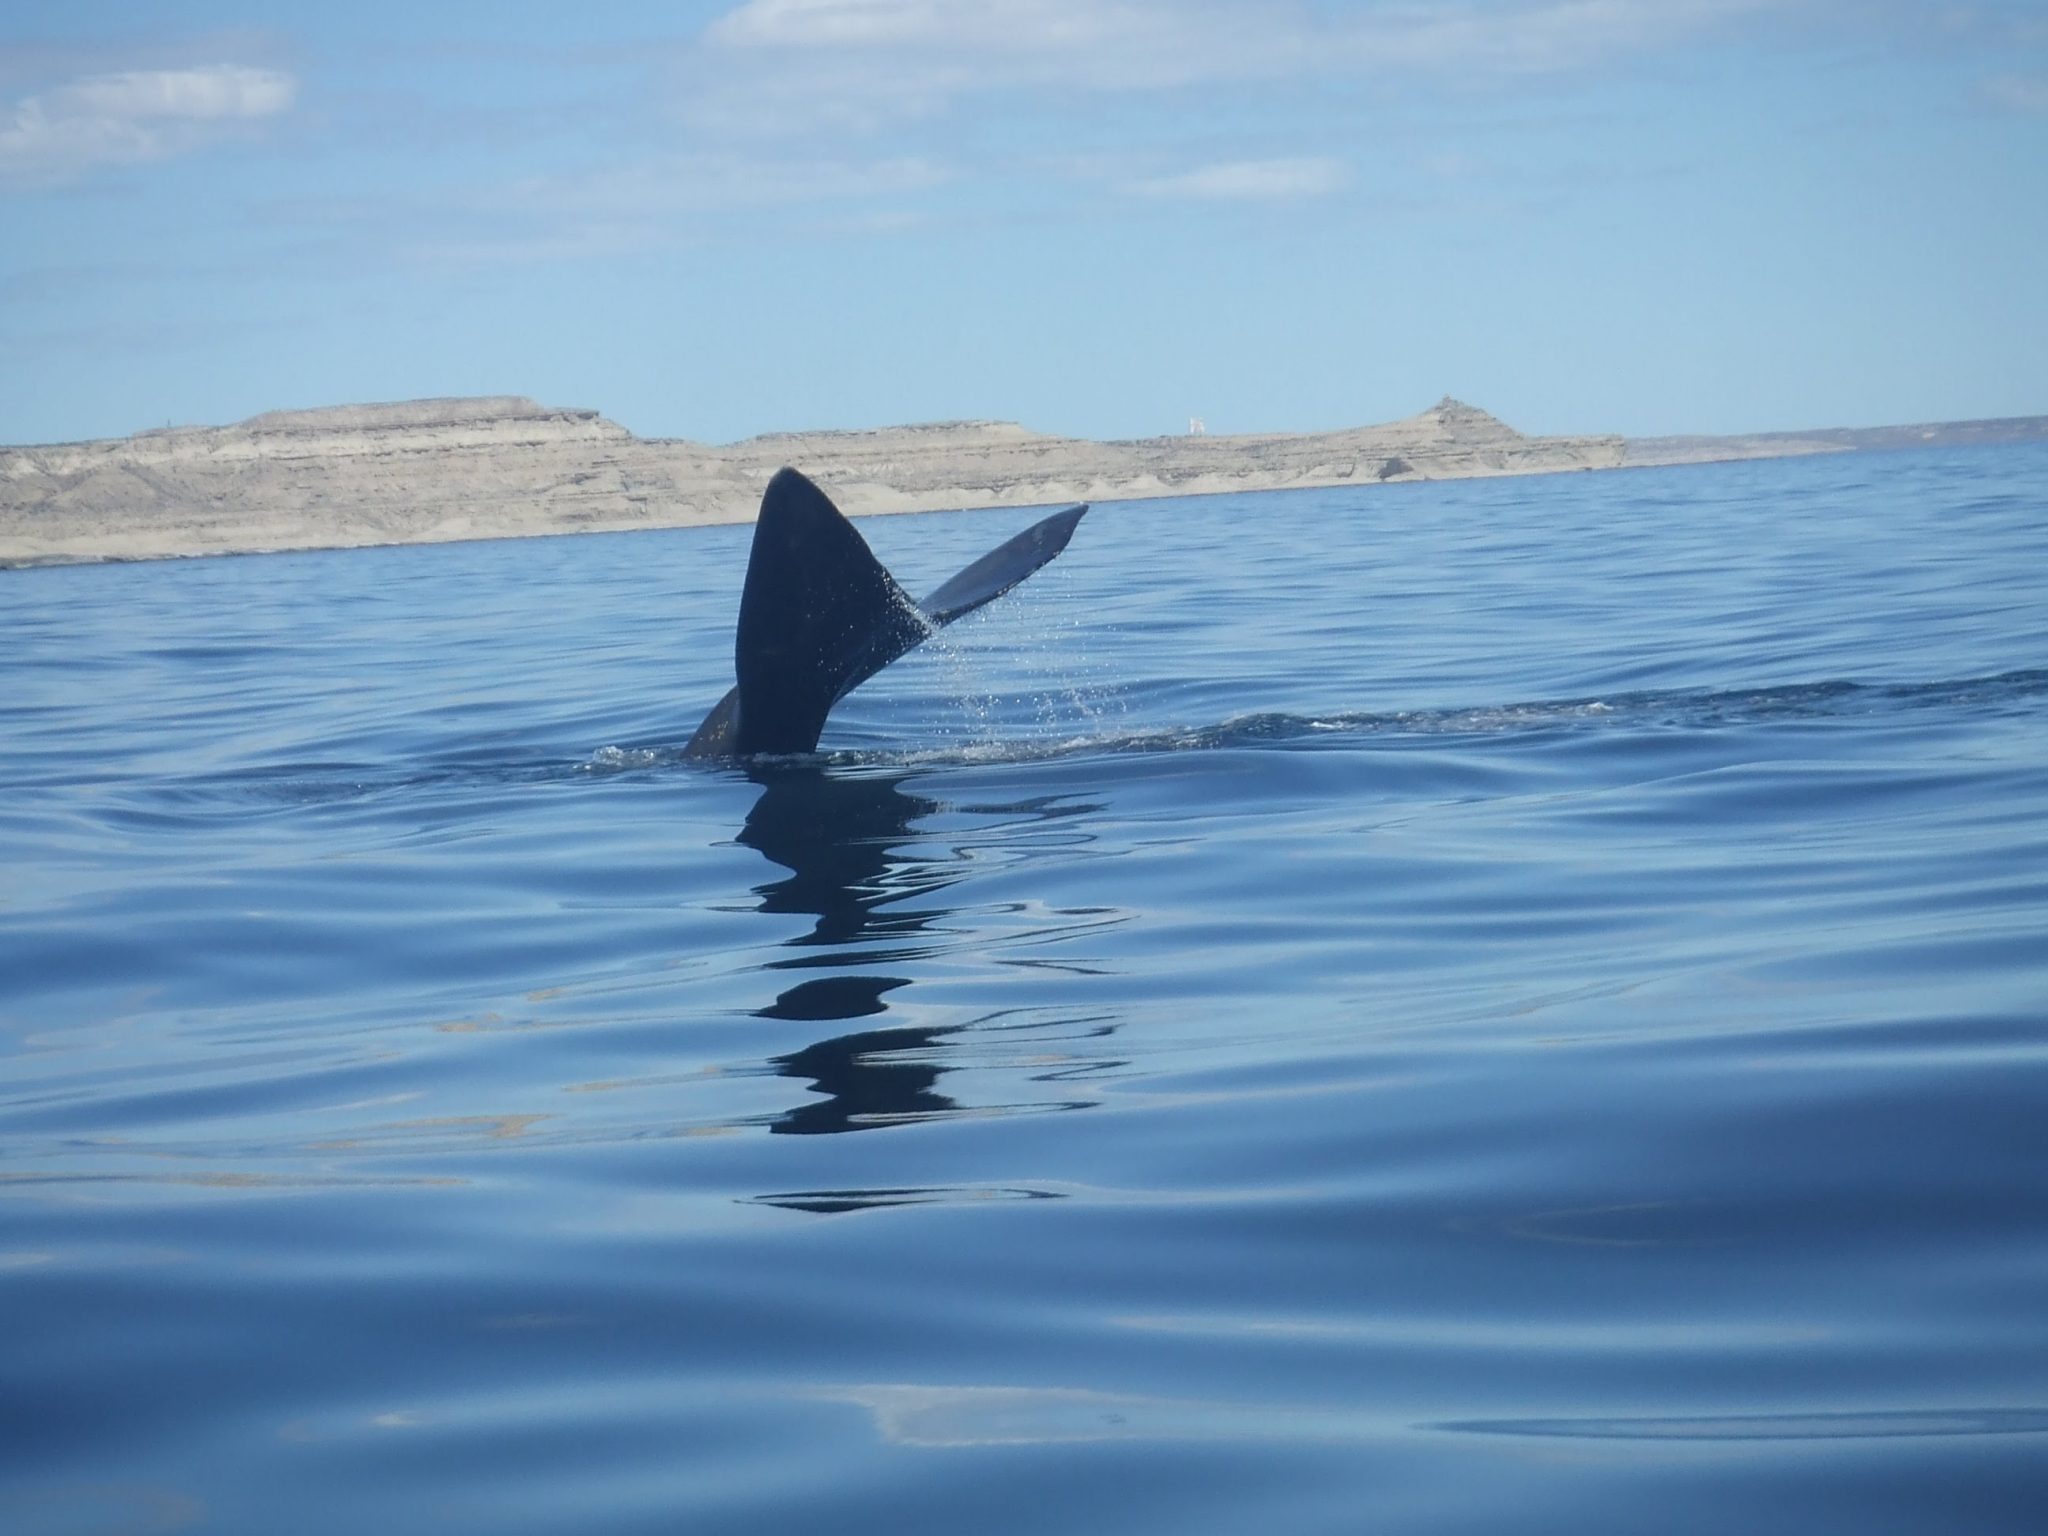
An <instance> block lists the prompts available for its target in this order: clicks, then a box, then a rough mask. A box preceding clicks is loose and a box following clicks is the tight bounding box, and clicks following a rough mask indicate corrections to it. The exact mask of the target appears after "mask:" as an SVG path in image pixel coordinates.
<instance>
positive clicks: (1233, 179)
mask: <svg viewBox="0 0 2048 1536" xmlns="http://www.w3.org/2000/svg"><path fill="white" fill-rule="evenodd" d="M1349 179H1350V178H1349V173H1348V172H1347V171H1346V169H1345V167H1344V163H1343V162H1342V161H1341V160H1333V159H1330V158H1328V157H1326V156H1313V157H1307V158H1301V159H1292V160H1230V161H1225V162H1223V163H1221V164H1218V165H1204V166H1199V167H1197V168H1196V169H1194V170H1191V171H1181V172H1179V173H1178V174H1175V175H1172V176H1154V177H1151V178H1149V179H1147V180H1145V181H1140V182H1136V183H1134V184H1133V185H1132V190H1133V191H1135V192H1138V193H1140V194H1142V195H1144V196H1146V197H1168V198H1193V199H1198V200H1202V201H1208V202H1285V201H1292V200H1294V199H1298V198H1305V197H1322V196H1325V195H1327V194H1328V193H1331V192H1335V191H1336V190H1337V189H1338V188H1340V187H1342V186H1343V185H1344V183H1345V182H1346V181H1347V180H1349Z"/></svg>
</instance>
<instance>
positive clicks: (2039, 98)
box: [1984, 75, 2048, 117]
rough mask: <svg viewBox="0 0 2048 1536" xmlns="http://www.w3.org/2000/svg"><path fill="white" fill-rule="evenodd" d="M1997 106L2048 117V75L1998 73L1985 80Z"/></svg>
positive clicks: (2028, 115) (1989, 94)
mask: <svg viewBox="0 0 2048 1536" xmlns="http://www.w3.org/2000/svg"><path fill="white" fill-rule="evenodd" d="M1984 95H1985V98H1986V99H1987V100H1989V101H1990V102H1991V104H1992V105H1993V106H1995V107H2000V108H2003V109H2004V110H2005V111H2007V112H2018V113H2021V114H2023V115H2025V116H2027V117H2048V75H1996V76H1993V77H1992V78H1991V79H1989V80H1987V81H1985V82H1984Z"/></svg>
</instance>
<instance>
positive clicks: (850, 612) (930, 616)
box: [684, 469, 1088, 757]
mask: <svg viewBox="0 0 2048 1536" xmlns="http://www.w3.org/2000/svg"><path fill="white" fill-rule="evenodd" d="M1087 510H1088V509H1087V508H1086V507H1085V506H1082V507H1069V508H1067V509H1066V510H1065V511H1063V512H1055V513H1054V514H1053V515H1052V516H1050V517H1048V518H1045V519H1043V520H1041V521H1040V522H1038V523H1035V524H1033V525H1032V526H1031V527H1030V528H1027V529H1025V530H1024V532H1022V533H1020V534H1018V535H1017V536H1016V537H1015V538H1013V539H1010V540H1008V541H1007V542H1006V543H1004V544H1001V545H999V546H998V547H997V548H995V549H992V550H990V551H989V552H988V553H987V554H985V555H983V556H982V557H981V558H980V559H979V560H976V561H975V562H974V563H973V564H972V565H970V566H968V567H967V568H966V569H965V570H963V571H961V572H960V573H959V574H958V575H957V576H955V577H953V578H952V580H950V581H948V582H946V583H945V585H943V586H941V587H940V588H939V589H938V590H937V591H936V592H934V593H932V595H931V596H930V597H928V598H926V599H925V601H924V602H923V603H921V604H920V603H914V602H912V601H911V600H910V596H909V594H908V593H906V592H905V591H904V590H903V588H902V587H901V586H899V585H898V584H897V582H896V578H895V577H893V576H891V575H890V574H889V572H888V570H887V569H886V568H884V566H883V565H882V562H881V561H879V560H877V559H876V558H875V555H874V551H873V550H871V549H869V548H868V544H867V540H865V539H863V538H862V537H861V536H860V532H859V530H858V529H856V528H855V527H854V526H853V524H852V523H850V522H848V521H847V520H846V518H845V516H844V515H843V514H842V513H841V512H840V511H839V509H838V508H837V507H835V506H833V505H832V501H831V498H829V497H828V496H826V494H825V493H824V492H823V491H821V490H819V489H818V488H817V487H816V486H815V485H813V484H812V483H811V482H810V481H809V480H807V479H805V478H804V476H803V475H801V474H799V473H798V472H797V471H796V470H794V469H783V470H779V471H777V473H776V475H775V478H774V479H772V480H770V481H769V482H768V490H767V492H766V494H765V495H763V496H762V498H761V516H760V520H759V521H758V522H757V523H756V524H755V525H754V547H753V552H752V553H751V555H749V557H748V560H747V579H746V585H745V587H744V589H743V590H742V592H741V594H740V618H739V626H738V630H737V633H736V635H735V637H734V642H733V670H734V672H735V673H736V674H737V676H738V678H739V681H738V683H737V684H736V685H735V686H734V687H733V689H732V691H731V692H730V693H728V694H727V695H726V696H725V697H724V698H723V699H721V700H719V702H718V705H717V707H716V708H714V709H713V710H712V711H711V713H710V714H709V715H707V716H706V717H705V719H704V723H703V724H702V725H700V726H699V727H698V728H697V733H696V734H695V735H694V736H692V737H691V738H690V743H689V746H688V747H687V748H685V749H684V750H685V752H686V753H687V754H688V755H689V756H693V757H714V756H715V757H746V756H752V755H754V754H756V753H765V752H775V753H784V752H809V751H813V750H814V749H815V748H816V747H817V745H818V735H819V733H820V732H821V731H823V730H824V728H825V717H826V716H827V715H828V714H830V713H831V710H832V706H833V705H834V704H837V703H838V702H839V701H840V700H841V699H843V698H844V697H846V695H847V694H849V693H851V692H852V691H853V690H854V689H855V688H857V687H859V686H860V685H861V684H862V683H864V682H866V681H867V680H868V679H869V678H871V677H873V676H874V675H875V674H876V673H877V672H879V671H881V670H882V668H884V667H886V666H887V665H888V664H889V663H890V662H892V661H894V660H895V659H896V658H897V657H899V656H901V655H903V654H904V652H906V651H909V650H911V649H913V648H914V647H915V646H917V645H918V644H919V643H920V642H922V641H923V640H924V639H925V637H926V636H928V635H930V634H932V633H933V632H934V631H935V630H937V629H939V628H941V627H942V626H944V625H947V624H950V623H952V622H953V621H954V620H955V619H957V618H960V617H962V616H963V615H965V614H969V613H972V612H973V611H974V610H975V609H977V608H979V607H981V606H982V605H983V604H984V603H988V602H991V601H993V600H994V599H996V598H998V597H1000V596H1002V595H1003V593H1005V592H1007V591H1009V590H1010V588H1012V587H1014V586H1015V585H1017V583H1018V582H1020V581H1022V580H1023V579H1024V578H1025V577H1027V576H1029V575H1030V574H1031V573H1032V572H1033V571H1035V570H1037V569H1038V568H1039V567H1040V566H1042V565H1044V564H1045V563H1046V562H1047V561H1048V560H1051V559H1052V558H1053V556H1055V555H1057V554H1058V553H1059V552H1060V551H1061V550H1063V549H1065V548H1066V547H1067V540H1068V539H1070V538H1072V537H1073V533H1074V525H1075V524H1077V523H1078V522H1080V520H1081V514H1082V513H1083V512H1085V511H1087Z"/></svg>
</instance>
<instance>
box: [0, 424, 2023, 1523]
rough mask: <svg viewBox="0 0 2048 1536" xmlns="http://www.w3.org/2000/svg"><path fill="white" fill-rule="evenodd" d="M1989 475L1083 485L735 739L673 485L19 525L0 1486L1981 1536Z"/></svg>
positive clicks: (2002, 911) (932, 555)
mask: <svg viewBox="0 0 2048 1536" xmlns="http://www.w3.org/2000/svg"><path fill="white" fill-rule="evenodd" d="M2044 508H2048V457H2044V455H2043V454H2042V453H2041V452H2040V451H2038V450H2027V449H2021V450H1978V451H1975V452H1970V453H1952V454H1918V455H1897V456H1856V457H1849V458H1840V459H1829V460H1823V461H1808V462H1798V463H1783V464H1775V465H1740V466H1725V467H1716V468H1703V469H1693V470H1685V471H1660V472H1631V473H1627V474H1618V475H1610V476H1598V477H1562V478H1558V479H1553V480H1541V481H1501V482H1471V483H1464V484H1458V485H1443V486H1408V487H1394V488H1389V489H1382V490H1375V491H1371V492H1345V491H1333V492H1328V493H1320V492H1319V493H1302V494H1298V495H1293V496H1286V497H1226V498H1215V499H1210V500H1206V501H1189V502H1159V503H1147V504H1141V505H1131V506H1127V507H1105V508H1099V509H1098V510H1097V511H1096V512H1095V513H1094V514H1091V517H1090V519H1089V521H1088V522H1087V523H1086V524H1085V525H1084V526H1083V529H1082V531H1081V534H1080V535H1079V536H1078V537H1077V539H1076V541H1075V545H1074V547H1073V548H1072V549H1071V550H1070V551H1069V553H1068V555H1067V556H1066V557H1064V558H1063V559H1062V560H1061V561H1060V562H1058V563H1057V564H1056V565H1055V566H1053V567H1052V568H1050V569H1049V570H1048V571H1047V572H1046V573H1045V574H1044V575H1043V576H1041V577H1040V578H1038V579H1037V580H1035V581H1034V582H1033V583H1031V584H1029V585H1027V586H1026V587H1025V588H1023V589H1020V591H1019V592H1018V593H1017V594H1015V595H1014V596H1013V597H1012V598H1011V599H1007V600H1006V603H1005V604H1004V605H998V606H997V607H996V608H994V609H991V610H990V611H989V612H988V614H987V615H986V616H985V617H983V618H981V619H978V620H975V621H970V623H969V624H967V625H964V626H962V627H961V628H960V630H957V631H952V632H949V633H948V635H947V637H946V643H945V645H943V646H941V647H933V648H930V649H929V650H928V651H927V652H925V653H920V654H919V655H917V656H915V657H913V658H909V659H907V660H906V661H905V662H904V663H902V664H900V665H899V666H898V667H895V668H892V669H891V670H890V672H889V673H887V674H885V675H884V677H883V678H882V679H878V680H877V682H876V683H875V684H872V685H870V687H869V688H867V689H864V690H862V692H861V693H858V694H856V695H855V696H854V697H853V698H851V699H849V700H848V701H846V704H845V705H844V706H843V707H842V711H841V713H840V715H839V716H838V717H836V723H835V727H834V730H833V731H832V732H831V733H830V734H829V735H828V737H827V741H826V744H825V745H826V750H825V751H824V752H823V753H821V754H818V755H817V756H815V757H811V758H806V759H799V760H792V761H788V762H782V763H756V764H751V765H737V764H701V763H693V762H688V761H686V760H684V759H683V758H682V756H681V752H680V747H679V744H680V742H681V741H682V740H684V739H686V738H687V735H688V732H689V729H690V727H691V725H692V724H694V719H693V718H692V710H691V707H690V704H689V702H688V701H692V700H694V701H696V702H697V707H699V708H701V707H702V704H703V703H704V702H708V700H710V699H711V698H713V697H715V696H716V695H717V693H718V692H719V691H721V689H722V687H723V685H724V677H723V675H722V674H723V673H724V672H725V671H726V670H727V667H728V663H727V661H726V657H727V655H728V654H729V651H728V647H729V630H728V628H727V626H728V624H729V614H730V609H731V603H732V593H733V590H734V589H735V587H736V580H737V571H738V569H739V566H740V564H741V562H742V561H743V560H744V555H745V541H744V531H743V530H708V531H704V532H701V533H696V534H662V535H636V536H619V537H594V538H590V539H584V540H577V541H552V540H551V541H541V542H540V543H536V544H531V545H520V544H511V545H475V546H451V547H446V548H442V549H434V550H413V551H360V552H352V553H348V554H337V555H308V556H292V557H275V558H266V559H262V560H248V561H222V562H189V563H179V564H174V565H164V566H154V567H131V568H97V569H92V570H73V571H65V570H40V571H24V572H14V573H8V576H7V585H8V586H9V588H10V605H9V606H8V608H7V609H6V610H5V612H4V613H0V642H5V643H7V644H8V646H9V650H8V654H9V655H10V656H11V657H12V658H13V660H12V661H11V663H10V666H9V683H10V687H9V690H8V691H7V696H6V697H5V698H0V789H4V791H5V794H4V796H0V839H4V842H5V851H6V855H7V857H6V860H5V868H6V871H7V873H6V874H5V876H4V884H0V1031H4V1034H0V1039H4V1041H5V1045H4V1049H5V1050H6V1052H7V1070H6V1072H5V1073H4V1074H0V1212H4V1213H5V1217H6V1221H5V1226H4V1227H0V1317H4V1318H5V1319H6V1321H5V1322H4V1323H0V1346H4V1350H5V1358H6V1359H7V1361H8V1364H9V1368H8V1371H7V1372H6V1373H4V1376H0V1424H4V1429H5V1431H6V1439H5V1442H4V1443H6V1444H7V1445H8V1447H9V1452H10V1454H9V1455H7V1456H6V1457H4V1458H0V1524H4V1526H5V1528H6V1529H8V1530H10V1531H12V1530H17V1529H19V1530H24V1531H30V1532H39V1531H53V1532H54V1531H72V1530H94V1529H108V1530H150V1529H164V1530H169V1529H185V1528H191V1529H225V1530H240V1529H250V1530H256V1529H291V1530H295V1531H310V1532H319V1531H327V1530H334V1531H356V1530H360V1529H362V1528H363V1527H364V1526H366V1525H371V1524H376V1525H380V1526H384V1527H387V1528H391V1529H395V1530H414V1529H418V1530H434V1531H451V1530H454V1531H459V1530H478V1531H485V1530H488V1531H493V1532H496V1531H529V1530H530V1531H577V1532H581V1531H589V1530H640V1529H647V1530H673V1529H679V1528H680V1529H706V1530H796V1529H806V1528H813V1527H817V1526H823V1525H830V1526H831V1527H833V1528H835V1529H847V1530H885V1529H886V1530H901V1529H904V1528H906V1527H908V1528H911V1529H931V1530H945V1529H954V1528H959V1529H974V1530H985V1529H990V1528H993V1529H997V1530H1008V1529H1017V1530H1033V1531H1036V1530H1046V1529H1059V1530H1077V1531H1078V1530H1096V1529H1100V1530H1105V1531H1107V1530H1115V1531H1119V1532H1121V1531H1128V1530H1132V1529H1155V1528H1183V1529H1187V1530H1216V1531H1237V1530H1244V1529H1261V1530H1313V1531H1324V1530H1336V1529H1346V1530H1348V1529H1360V1528H1365V1529H1379V1528H1384V1529H1394V1530H1403V1531H1494V1530H1501V1529H1515V1530H1528V1531H1538V1530H1557V1531H1567V1530H1568V1531H1573V1532H1586V1531H1610V1530H1611V1531H1617V1532H1621V1531H1638V1530H1643V1529H1658V1530H1667V1529H1668V1530H1673V1531H1702V1532H1704V1531H1717V1532H1718V1531H1725V1530H1728V1529H1732V1528H1735V1529H1744V1530H1759V1531H1764V1530H1786V1531H1792V1530H1799V1531H1807V1530H1814V1529H1845V1530H1847V1529H1854V1530H1869V1531H1908V1530H1910V1531H1921V1530H1925V1531H1954V1530H1983V1531H2008V1530H2021V1529H2027V1528H2029V1527H2030V1522H2031V1521H2033V1520H2034V1518H2035V1516H2034V1512H2035V1511H2036V1510H2038V1509H2039V1508H2041V1507H2043V1505H2044V1503H2048V1479H2044V1477H2043V1475H2042V1473H2041V1471H2040V1468H2041V1467H2042V1466H2044V1465H2048V1457H2044V1453H2048V1445H2044V1443H2043V1437H2044V1435H2048V1392H2044V1390H2043V1385H2042V1384H2043V1382H2044V1381H2048V1371H2044V1366H2048V1337H2044V1328H2043V1314H2042V1311H2041V1307H2040V1297H2041V1296H2042V1295H2044V1294H2048V1241H2044V1238H2043V1234H2044V1233H2048V1196H2044V1192H2043V1186H2042V1181H2041V1178H2040V1170H2041V1169H2042V1167H2044V1166H2048V1135H2044V1132H2043V1130H2042V1127H2043V1126H2044V1125H2048V1116H2044V1113H2043V1111H2044V1108H2048V1105H2044V1085H2048V1027H2044V1021H2043V1004H2044V1001H2048V935H2044V921H2043V915H2044V913H2048V755H2044V752H2043V749H2042V743H2043V741H2044V740H2048V735H2044V732H2043V726H2044V724H2048V720H2044V716H2048V709H2044V701H2048V671H2044V670H2042V669H2041V667H2040V666H2039V663H2040V662H2041V660H2042V658H2043V657H2044V656H2048V590H2044V589H2048V575H2044V573H2048V547H2044V546H2048V519H2044V517H2043V516H2042V513H2043V510H2044ZM996 516H997V515H996V514H984V515H979V516H960V517H935V518H914V519H887V520H883V521H882V522H881V523H880V524H877V525H871V527H872V528H873V533H872V535H871V536H872V537H873V539H874V541H875V542H876V544H877V545H878V546H880V547H882V549H883V552H884V554H885V556H886V557H887V558H888V559H889V560H890V561H891V562H892V564H896V565H898V566H899V567H900V568H901V569H903V570H904V572H905V574H906V575H907V576H908V577H909V578H911V585H913V586H916V585H917V584H918V582H919V580H922V579H924V578H925V577H927V576H928V575H933V574H942V573H943V572H944V571H945V570H947V569H950V568H952V567H953V566H956V565H958V564H959V563H960V561H961V560H962V559H963V558H965V557H966V556H968V555H971V554H973V553H975V552H977V551H978V549H979V548H980V547H982V546H983V545H985V544H986V542H987V540H988V534H989V532H990V531H991V530H994V529H995V524H994V523H993V522H991V520H990V519H991V518H994V517H996ZM1248 527H1257V528H1258V529H1259V530H1260V537H1259V538H1258V540H1257V541H1256V542H1255V544H1250V545H1248V544H1247V542H1246V541H1245V540H1244V539H1243V537H1242V534H1243V530H1244V529H1246V528H1248ZM996 531H1000V530H996ZM537 597H544V601H536V599H537ZM607 742H609V743H614V744H615V745H609V746H606V745H600V744H602V743H607ZM1545 1446H1548V1447H1551V1449H1550V1450H1548V1451H1546V1450H1544V1449H1543V1447H1545Z"/></svg>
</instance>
